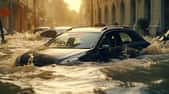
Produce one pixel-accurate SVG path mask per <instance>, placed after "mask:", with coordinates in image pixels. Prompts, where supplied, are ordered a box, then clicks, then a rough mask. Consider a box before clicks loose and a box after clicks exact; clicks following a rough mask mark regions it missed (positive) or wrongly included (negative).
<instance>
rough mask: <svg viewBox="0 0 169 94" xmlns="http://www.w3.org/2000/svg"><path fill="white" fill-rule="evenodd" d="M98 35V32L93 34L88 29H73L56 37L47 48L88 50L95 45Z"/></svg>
mask: <svg viewBox="0 0 169 94" xmlns="http://www.w3.org/2000/svg"><path fill="white" fill-rule="evenodd" d="M100 35H101V33H100V32H93V30H90V29H89V30H86V29H84V30H80V29H74V30H71V31H69V32H66V33H64V34H62V35H60V36H58V37H57V38H56V39H55V41H54V42H53V43H52V44H51V45H50V46H49V47H52V48H53V47H54V48H71V49H74V48H75V49H90V48H93V47H94V46H95V45H96V43H97V41H98V39H99V37H100Z"/></svg>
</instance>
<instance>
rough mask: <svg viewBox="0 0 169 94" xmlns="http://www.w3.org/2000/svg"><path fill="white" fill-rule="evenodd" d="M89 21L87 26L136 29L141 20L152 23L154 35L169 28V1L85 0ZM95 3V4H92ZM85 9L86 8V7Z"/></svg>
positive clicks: (150, 27) (151, 27) (150, 28)
mask: <svg viewBox="0 0 169 94" xmlns="http://www.w3.org/2000/svg"><path fill="white" fill-rule="evenodd" d="M84 2H87V3H85V5H83V6H86V8H87V9H86V13H87V15H88V16H84V18H85V19H87V20H88V22H87V23H86V24H88V25H95V24H98V23H102V24H106V25H113V24H114V23H115V22H116V23H118V24H119V25H122V26H128V27H131V28H134V27H135V25H136V23H137V21H138V20H139V19H142V18H143V19H147V20H149V22H150V25H149V30H150V31H151V32H150V33H151V34H152V35H156V32H161V31H163V30H164V29H167V28H169V6H168V5H167V4H168V3H169V1H168V0H84ZM92 2H93V3H92ZM91 4H92V5H91ZM84 8H85V7H84Z"/></svg>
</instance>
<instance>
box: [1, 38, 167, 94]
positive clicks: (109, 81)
mask: <svg viewBox="0 0 169 94" xmlns="http://www.w3.org/2000/svg"><path fill="white" fill-rule="evenodd" d="M25 36H26V39H25ZM25 36H24V37H19V38H18V37H17V38H15V39H14V38H13V37H12V38H11V37H8V46H7V45H3V46H1V48H0V92H1V93H0V94H169V89H168V87H169V75H168V74H169V54H168V53H163V54H162V53H161V54H160V52H159V49H158V47H157V48H156V51H157V49H158V54H154V53H153V54H149V55H144V56H140V57H138V58H135V59H126V60H118V59H112V60H111V61H110V62H107V63H105V62H99V63H98V62H83V64H81V65H74V66H63V65H62V66H61V65H50V66H45V67H35V66H33V65H28V66H23V67H15V66H13V63H14V61H15V58H16V57H17V56H18V55H19V54H21V53H23V52H26V51H28V50H29V49H31V48H33V47H36V46H37V44H42V43H43V42H44V41H39V40H38V39H36V38H35V39H34V38H32V37H31V38H29V36H27V35H25ZM23 38H24V39H23ZM20 40H22V42H20ZM13 42H17V43H18V44H17V45H14V43H13ZM23 44H25V45H23ZM163 51H164V50H163ZM165 51H167V50H166V49H165ZM151 52H152V51H151Z"/></svg>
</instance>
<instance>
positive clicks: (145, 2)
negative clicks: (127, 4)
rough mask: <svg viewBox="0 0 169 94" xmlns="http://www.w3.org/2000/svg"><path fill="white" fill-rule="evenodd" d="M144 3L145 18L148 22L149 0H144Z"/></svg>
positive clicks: (149, 18) (149, 14)
mask: <svg viewBox="0 0 169 94" xmlns="http://www.w3.org/2000/svg"><path fill="white" fill-rule="evenodd" d="M144 4H145V10H144V11H145V15H144V16H145V19H147V20H148V21H149V22H150V20H151V0H144Z"/></svg>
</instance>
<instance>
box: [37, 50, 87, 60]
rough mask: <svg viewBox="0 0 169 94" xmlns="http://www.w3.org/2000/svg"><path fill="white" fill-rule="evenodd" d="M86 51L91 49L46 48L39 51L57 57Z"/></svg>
mask: <svg viewBox="0 0 169 94" xmlns="http://www.w3.org/2000/svg"><path fill="white" fill-rule="evenodd" d="M86 51H89V49H46V50H43V51H40V52H38V53H39V54H45V55H49V56H52V57H54V58H57V59H64V58H68V57H70V56H74V55H78V54H80V53H83V52H86Z"/></svg>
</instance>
